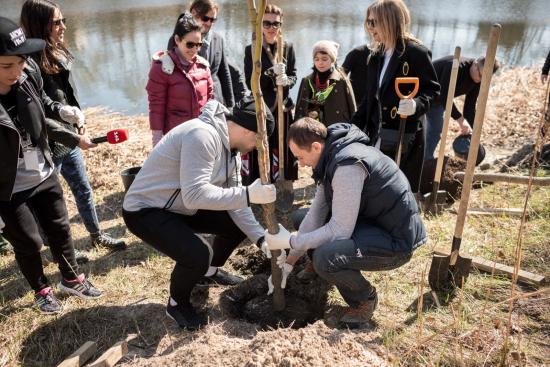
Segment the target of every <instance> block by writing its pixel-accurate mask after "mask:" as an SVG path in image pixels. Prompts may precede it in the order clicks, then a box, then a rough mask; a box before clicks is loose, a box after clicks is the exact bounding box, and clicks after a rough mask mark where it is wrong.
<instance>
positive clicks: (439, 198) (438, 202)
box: [424, 47, 460, 215]
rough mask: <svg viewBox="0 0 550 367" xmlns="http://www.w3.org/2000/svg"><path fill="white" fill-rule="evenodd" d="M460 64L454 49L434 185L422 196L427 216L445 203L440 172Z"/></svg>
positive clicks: (457, 48) (458, 53)
mask: <svg viewBox="0 0 550 367" xmlns="http://www.w3.org/2000/svg"><path fill="white" fill-rule="evenodd" d="M459 63H460V47H455V54H454V57H453V66H452V69H451V80H450V82H449V90H448V91H447V102H446V104H445V116H444V118H443V130H442V131H441V143H440V144H439V153H438V157H437V165H436V168H435V176H434V183H433V188H432V192H431V193H427V194H426V195H424V203H427V205H426V207H425V211H426V212H427V213H428V214H431V215H436V214H439V210H440V208H441V207H442V206H443V205H444V204H445V202H446V201H447V193H446V192H445V191H439V183H440V181H441V172H442V171H443V163H444V161H445V144H446V142H447V131H448V130H449V121H450V120H451V110H452V108H453V98H454V95H455V88H456V78H457V75H458V66H459Z"/></svg>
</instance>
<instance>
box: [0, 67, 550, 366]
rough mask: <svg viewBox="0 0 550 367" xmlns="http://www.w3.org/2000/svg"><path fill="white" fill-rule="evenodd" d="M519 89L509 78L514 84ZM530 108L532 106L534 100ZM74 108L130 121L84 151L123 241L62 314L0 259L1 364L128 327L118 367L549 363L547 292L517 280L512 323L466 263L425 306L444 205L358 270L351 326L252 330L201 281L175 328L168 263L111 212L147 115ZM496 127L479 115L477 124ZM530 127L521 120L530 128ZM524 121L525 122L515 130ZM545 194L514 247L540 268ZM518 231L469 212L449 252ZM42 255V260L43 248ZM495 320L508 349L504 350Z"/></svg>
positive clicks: (483, 199)
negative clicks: (192, 309)
mask: <svg viewBox="0 0 550 367" xmlns="http://www.w3.org/2000/svg"><path fill="white" fill-rule="evenodd" d="M507 73H509V74H503V75H502V76H501V77H500V81H501V83H502V84H503V85H504V84H505V85H507V86H509V85H510V80H515V78H519V77H518V76H517V74H516V73H515V72H513V71H509V72H507ZM522 75H523V74H522ZM535 77H536V74H535V73H534V72H532V73H531V74H529V75H527V77H526V78H527V80H528V82H533V79H534V78H535ZM498 80H499V79H497V84H496V86H497V87H496V90H495V91H493V92H492V94H493V95H497V96H498V95H499V93H503V92H502V91H501V90H500V89H498V85H499V84H498ZM522 85H524V84H522V83H517V88H520V89H521V88H523V86H522ZM539 89H540V88H539ZM507 90H508V89H507ZM530 93H535V92H533V91H531V92H530ZM507 98H508V97H507ZM520 102H521V101H520ZM504 108H506V109H504ZM521 108H525V105H523V104H522V107H521ZM495 109H497V110H498V111H500V112H501V113H502V114H503V115H504V116H505V117H506V120H510V121H517V119H514V116H513V113H524V112H523V111H519V110H521V109H518V108H515V107H514V106H512V105H507V106H505V107H504V105H502V104H501V103H500V100H499V99H496V100H495V102H494V103H493V104H492V105H491V106H490V109H489V113H491V111H493V113H494V110H495ZM531 109H532V110H533V111H534V110H535V106H531ZM518 111H519V112H518ZM533 114H536V111H535V112H533ZM87 115H88V121H89V122H88V123H89V126H90V130H91V131H92V132H93V133H94V134H93V135H94V136H95V135H100V134H101V132H104V131H106V130H109V129H110V128H114V127H120V126H127V127H129V128H130V129H131V141H130V142H127V143H125V144H121V145H119V146H107V145H104V146H101V147H99V148H97V149H96V150H94V151H89V152H86V159H87V163H88V173H89V177H90V180H91V181H92V184H93V187H94V198H95V200H96V204H97V207H98V212H99V216H100V220H101V225H102V228H103V229H105V230H107V231H108V232H110V233H112V234H113V235H115V236H123V237H124V238H125V239H126V240H127V242H128V244H129V248H128V249H127V250H126V251H122V252H116V253H110V252H108V251H107V250H105V249H92V250H90V251H89V252H88V253H89V256H90V258H91V261H90V263H88V264H86V265H84V266H83V267H82V270H83V271H84V272H85V273H87V274H88V276H89V277H90V279H91V280H92V282H93V283H94V284H96V285H97V286H99V287H100V288H102V289H104V290H105V291H106V295H105V296H104V297H103V298H102V299H100V300H98V301H92V302H90V301H87V302H86V301H82V300H79V299H76V298H75V297H68V298H62V301H63V304H64V306H65V312H64V313H63V314H61V315H59V316H42V315H40V314H39V313H38V312H37V311H36V310H35V309H34V308H33V307H32V305H33V295H32V293H31V292H30V291H29V288H28V285H27V284H26V282H25V281H24V280H23V279H22V276H21V274H20V273H19V271H18V269H17V265H16V264H15V262H14V258H13V256H12V255H8V256H2V257H0V286H1V288H0V366H11V365H25V366H49V365H56V364H57V363H59V362H60V361H61V360H63V359H64V358H65V357H66V356H68V355H69V354H71V353H72V352H73V351H74V350H76V349H77V348H78V347H79V346H80V345H82V344H83V343H84V342H85V341H86V340H94V341H96V342H97V343H98V346H99V353H102V352H103V351H105V350H106V349H107V348H108V347H109V346H111V345H113V344H114V343H115V342H117V341H119V340H121V339H123V338H125V337H126V335H127V334H130V333H135V334H138V338H137V339H135V340H134V341H133V342H131V343H130V353H129V355H128V356H127V357H126V358H125V359H124V360H123V364H125V365H129V366H149V365H150V366H159V365H167V366H173V365H193V366H199V365H200V366H212V365H235V366H243V365H246V366H302V365H312V366H326V365H338V366H365V365H385V364H387V365H403V366H413V365H414V366H416V365H429V366H432V365H433V366H438V365H465V366H474V365H475V366H477V365H479V366H482V365H486V366H492V365H499V364H500V362H501V360H502V358H503V356H506V360H507V363H506V364H507V365H531V366H541V365H545V364H546V365H547V364H550V359H549V356H550V345H549V344H548V340H549V336H550V335H549V334H550V327H549V325H550V306H549V304H550V303H549V302H548V297H549V296H550V294H549V293H550V292H549V290H548V288H543V289H539V290H537V289H534V288H532V287H528V286H523V285H521V286H519V287H518V288H517V289H516V295H519V298H517V299H516V300H515V302H514V303H513V308H512V314H511V323H509V322H508V312H509V302H508V301H507V300H508V299H509V298H510V297H511V282H510V281H509V280H508V279H506V278H502V277H496V276H491V275H489V274H482V273H479V272H477V271H475V270H474V271H472V273H471V275H470V277H469V279H468V282H467V283H466V284H465V287H464V289H463V290H461V291H459V292H457V295H456V297H454V298H453V299H450V300H442V301H443V302H444V305H443V306H442V307H440V308H438V307H435V306H434V305H433V302H432V299H431V297H430V296H429V286H428V284H427V275H426V274H427V271H428V269H429V266H430V261H431V253H432V250H433V248H434V247H436V246H443V247H447V248H450V244H451V239H452V235H453V231H454V223H455V218H456V216H455V215H454V214H452V213H451V212H446V213H444V214H443V215H441V216H439V217H435V218H425V223H426V226H427V228H428V231H429V236H430V237H429V238H430V240H429V243H428V244H427V245H425V246H423V247H421V248H420V249H419V250H418V251H417V252H416V253H415V256H414V257H413V259H412V260H411V261H410V262H409V263H408V264H406V265H405V266H403V267H401V268H400V269H397V270H395V271H390V272H384V273H365V275H366V276H367V277H368V278H369V279H370V280H372V282H373V283H374V284H375V285H376V286H377V289H378V291H379V297H380V303H379V307H378V309H377V311H376V313H375V316H374V321H373V323H372V324H371V325H369V326H368V327H366V328H364V329H361V330H358V331H348V330H339V329H335V328H332V327H329V326H326V325H325V323H324V322H323V321H318V322H317V323H315V324H313V325H310V326H308V327H306V328H303V329H300V330H293V329H285V328H283V329H278V330H270V331H261V330H258V327H257V325H254V324H251V323H248V322H244V321H242V320H235V319H230V318H227V317H225V316H224V315H223V313H222V312H221V310H220V308H219V305H218V296H219V294H220V292H221V291H222V290H223V289H222V288H213V289H210V292H209V295H208V298H207V299H206V303H205V304H204V306H203V307H204V308H205V309H207V310H208V312H209V317H210V321H211V323H210V324H209V325H208V326H207V327H206V328H205V329H204V330H201V331H199V332H196V333H188V332H184V331H180V330H179V329H178V328H177V327H175V326H174V323H173V322H171V321H170V320H168V319H166V317H165V316H164V306H165V302H166V299H167V296H168V293H167V287H168V281H169V275H170V272H171V268H172V266H173V264H172V262H171V261H170V260H169V259H167V258H166V257H164V256H162V255H160V254H159V253H157V252H156V251H154V250H153V249H151V248H150V247H149V246H147V245H146V244H144V243H142V242H141V241H140V240H138V239H137V238H136V237H134V236H133V235H131V234H130V233H128V232H126V231H125V226H124V224H123V221H122V218H121V217H120V207H121V203H122V199H123V188H122V184H121V181H120V178H119V175H118V172H119V171H120V170H122V169H124V168H128V167H131V166H134V165H139V164H141V162H142V161H143V159H144V158H145V157H146V155H147V153H148V151H149V147H150V135H149V132H148V127H147V120H146V118H144V117H136V118H128V117H124V116H120V115H112V114H109V115H105V114H103V113H102V112H101V111H95V110H88V111H87ZM498 123H499V121H494V120H493V121H492V120H489V121H488V130H491V129H493V128H494V126H495V125H496V124H498ZM535 123H536V121H534V122H532V129H531V134H532V131H534V125H535ZM524 125H525V124H524ZM524 130H525V131H529V130H528V129H527V128H525V129H523V130H521V131H524ZM529 136H531V135H529V134H528V133H525V134H523V138H522V139H519V138H518V139H517V140H518V146H519V145H520V143H523V142H528V141H529V140H530V138H529ZM500 137H501V136H500V135H499V138H500ZM487 139H489V137H487ZM495 145H497V146H498V144H496V143H495ZM510 148H513V146H512V147H510ZM539 174H540V175H542V174H544V172H541V173H539ZM301 175H302V178H301V180H300V181H299V182H297V183H296V189H298V190H297V195H296V196H297V197H296V204H297V205H298V206H301V205H306V204H307V203H308V201H309V200H310V199H311V197H312V192H313V187H312V186H311V184H312V182H311V180H309V179H307V172H306V171H305V170H304V171H301ZM524 195H525V187H523V186H517V185H508V184H497V185H490V186H485V187H483V188H482V189H480V190H475V191H474V192H473V193H472V205H471V206H477V207H510V208H512V207H522V205H523V200H524ZM67 202H68V208H69V213H70V218H71V222H72V229H73V237H74V239H75V244H76V246H77V247H78V248H81V249H86V248H88V245H89V238H88V235H87V233H86V231H85V229H84V226H83V225H82V223H81V221H80V218H79V216H78V214H77V212H76V209H75V205H74V200H73V198H72V196H71V195H67ZM549 203H550V189H549V188H534V189H533V194H532V197H531V199H530V202H529V213H530V217H529V220H528V222H527V224H526V227H525V231H524V240H523V253H522V255H523V257H522V268H523V269H525V270H528V271H532V272H536V273H539V274H542V275H546V276H547V277H548V276H550V267H549V266H548V262H549V261H550V242H549V241H550V204H549ZM518 228H519V219H518V218H510V217H491V218H488V217H482V218H481V217H469V218H468V219H467V222H466V227H465V231H464V235H463V238H464V241H463V248H462V252H463V253H464V254H468V255H475V256H482V257H485V258H488V259H493V260H497V261H499V262H501V263H504V264H508V265H513V264H514V261H515V255H514V254H515V248H516V243H517V239H518ZM43 254H44V257H45V258H50V259H51V256H50V255H49V252H48V251H47V250H44V251H43ZM45 269H46V274H47V276H48V277H49V279H50V280H51V281H52V283H54V284H55V283H57V282H58V281H59V274H58V272H57V269H56V266H55V264H52V263H49V264H48V265H47V266H46V267H45ZM533 292H538V293H533ZM329 303H330V306H335V305H342V304H343V301H342V300H341V298H340V296H339V294H338V292H337V291H335V290H333V291H331V293H330V297H329ZM419 303H422V307H421V308H420V307H419ZM418 309H421V311H422V312H420V313H419V312H418ZM329 324H330V323H329ZM508 329H509V330H510V338H509V339H508V346H509V347H508V349H507V350H506V352H503V350H504V348H503V346H504V343H505V339H506V334H507V330H508ZM99 353H98V354H99Z"/></svg>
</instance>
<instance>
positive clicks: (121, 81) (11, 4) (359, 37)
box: [0, 0, 550, 114]
mask: <svg viewBox="0 0 550 367" xmlns="http://www.w3.org/2000/svg"><path fill="white" fill-rule="evenodd" d="M274 2H275V3H276V4H278V5H280V6H281V7H282V8H283V9H284V11H285V19H284V20H285V25H284V35H285V39H287V40H289V41H291V42H293V43H294V45H295V49H296V53H297V55H296V56H297V64H298V76H299V77H303V76H305V75H306V74H308V73H309V71H310V68H311V66H312V61H311V46H312V45H313V43H315V42H316V41H318V40H321V39H332V40H335V41H337V42H339V43H340V44H341V52H340V56H339V61H340V62H342V61H343V59H344V57H345V55H346V53H347V52H348V51H349V50H350V49H352V48H353V47H355V46H357V45H360V44H363V43H366V42H367V38H366V36H365V33H364V31H363V21H364V16H365V10H366V8H367V6H368V5H369V4H370V3H371V1H367V0H332V1H329V0H315V1H311V0H292V1H291V0H280V1H274ZM549 2H550V1H549V0H499V1H496V0H462V1H460V0H455V1H447V0H423V1H420V0H410V1H406V3H407V4H408V6H409V9H410V10H411V16H412V21H413V24H412V33H413V34H414V35H416V36H417V37H418V38H420V39H421V40H422V41H423V42H424V43H425V44H426V45H427V46H428V47H429V48H430V49H431V50H432V52H433V57H434V59H435V58H438V57H441V56H445V55H449V54H452V53H453V50H454V47H455V46H456V45H458V46H461V47H462V55H463V56H471V57H475V56H480V55H484V54H485V48H486V44H487V39H488V34H489V29H490V26H491V23H493V22H499V23H500V24H501V25H502V33H501V37H500V43H499V48H498V53H497V57H498V58H499V59H500V60H501V61H504V63H505V64H506V65H509V66H515V65H527V66H532V65H537V66H540V65H541V63H542V62H543V60H544V57H545V56H546V54H547V52H548V51H549V50H550V27H549V24H550V8H549ZM22 3H23V1H22V0H0V9H2V11H1V14H2V16H7V17H9V18H12V19H14V20H17V19H18V18H19V13H20V9H21V5H22ZM58 3H59V4H60V6H61V10H62V12H63V15H64V16H65V17H66V18H67V19H68V24H67V27H68V29H67V34H66V41H67V44H68V46H69V48H70V49H71V51H72V52H73V53H74V55H75V57H76V59H77V63H76V65H75V70H74V76H75V79H76V83H77V86H78V91H79V97H80V102H81V104H82V105H83V106H98V105H101V106H106V107H108V108H109V109H110V110H112V111H118V112H122V113H128V114H137V113H147V110H148V108H147V95H146V92H145V90H144V87H145V84H146V82H147V73H148V70H149V67H150V55H151V54H152V53H154V52H155V51H157V50H160V49H162V48H163V47H165V45H166V42H167V39H168V37H169V35H170V32H171V31H172V29H173V25H174V23H175V20H176V17H177V15H178V14H180V12H181V11H182V10H183V9H184V4H186V3H187V1H173V0H157V1H150V0H70V1H58ZM219 4H220V6H221V11H220V14H219V16H218V17H219V21H218V22H217V23H216V24H215V30H217V31H218V32H220V33H222V34H223V35H224V37H225V40H226V44H227V50H228V53H229V57H230V58H231V59H232V60H234V61H235V62H236V64H237V65H239V66H240V67H241V68H242V64H243V53H244V47H245V45H246V44H248V43H250V39H251V37H250V34H251V31H250V23H249V20H248V10H247V2H246V1H245V0H219ZM297 89H298V86H295V87H294V89H293V91H292V92H293V96H294V97H295V96H296V94H297Z"/></svg>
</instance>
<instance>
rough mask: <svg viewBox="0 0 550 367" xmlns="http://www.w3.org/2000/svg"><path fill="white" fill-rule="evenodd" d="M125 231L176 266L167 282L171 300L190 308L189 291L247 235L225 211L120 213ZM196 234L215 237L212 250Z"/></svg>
mask: <svg viewBox="0 0 550 367" xmlns="http://www.w3.org/2000/svg"><path fill="white" fill-rule="evenodd" d="M122 216H123V217H124V222H125V223H126V226H127V227H128V229H129V230H130V231H131V232H132V233H133V234H135V235H136V236H137V237H139V238H140V239H142V240H143V241H144V242H146V243H148V244H149V245H151V246H153V247H154V248H155V249H157V250H158V251H160V252H162V253H163V254H165V255H166V256H168V257H170V258H171V259H173V260H174V261H175V262H176V265H175V266H174V270H173V271H172V275H171V278H170V296H171V297H172V298H173V299H174V300H175V301H176V302H178V304H183V305H189V298H190V296H191V291H192V290H193V287H194V286H195V284H197V282H198V281H199V280H200V279H201V278H202V277H203V275H204V274H205V273H206V271H207V270H208V266H210V265H211V266H222V265H223V264H225V262H226V261H227V259H228V258H229V256H231V253H232V252H233V250H234V249H235V248H236V247H237V246H238V245H239V244H240V243H241V242H242V241H243V240H244V239H245V237H246V235H245V234H244V233H243V232H242V231H241V230H240V229H239V227H237V225H236V224H235V222H233V220H232V219H231V217H230V216H229V214H228V213H227V212H226V211H212V210H199V211H197V213H196V214H195V215H182V214H177V213H173V212H169V211H167V210H164V209H156V208H147V209H141V210H139V211H135V212H131V211H126V210H123V211H122ZM197 233H208V234H214V235H216V236H215V238H214V243H213V245H212V247H210V245H209V244H208V243H207V242H206V241H204V240H203V239H202V238H200V237H199V236H198V235H197Z"/></svg>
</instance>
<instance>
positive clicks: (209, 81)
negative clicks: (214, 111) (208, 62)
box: [206, 68, 214, 101]
mask: <svg viewBox="0 0 550 367" xmlns="http://www.w3.org/2000/svg"><path fill="white" fill-rule="evenodd" d="M206 83H207V88H208V94H207V96H208V98H207V99H206V100H207V101H209V100H211V99H212V98H214V81H213V80H212V73H211V71H210V68H208V79H207V80H206Z"/></svg>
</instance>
